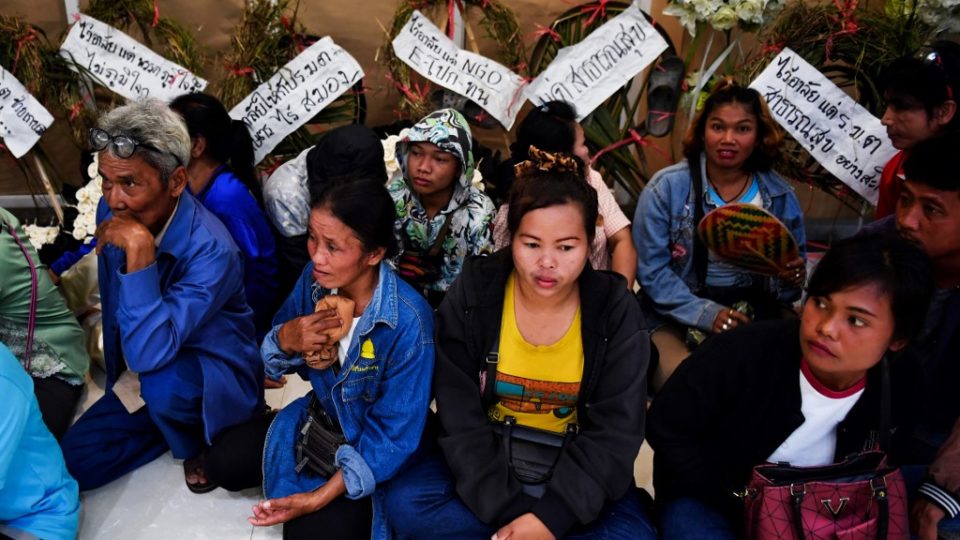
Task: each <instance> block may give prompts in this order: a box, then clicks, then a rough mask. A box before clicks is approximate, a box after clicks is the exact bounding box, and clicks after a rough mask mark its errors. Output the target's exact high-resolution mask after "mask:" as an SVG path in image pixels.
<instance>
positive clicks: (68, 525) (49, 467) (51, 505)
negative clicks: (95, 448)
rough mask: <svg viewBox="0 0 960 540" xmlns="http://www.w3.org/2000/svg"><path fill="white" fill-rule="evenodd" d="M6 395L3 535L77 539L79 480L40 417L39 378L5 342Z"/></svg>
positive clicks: (0, 488) (1, 370)
mask: <svg viewBox="0 0 960 540" xmlns="http://www.w3.org/2000/svg"><path fill="white" fill-rule="evenodd" d="M0 396H3V414H0V538H7V537H11V538H21V537H23V534H24V533H26V534H29V535H33V537H36V538H44V539H45V540H72V539H73V538H76V536H77V524H78V522H79V519H80V496H79V493H78V492H77V483H76V482H75V481H74V480H73V478H70V475H69V474H67V468H66V467H64V465H63V454H61V453H60V448H59V447H58V446H57V441H56V439H54V438H53V435H51V434H50V431H49V430H48V429H47V427H46V426H45V425H44V423H43V419H42V418H41V417H40V407H39V406H38V405H37V399H36V398H35V397H34V395H33V381H32V380H31V379H30V376H29V375H27V372H26V371H24V369H23V367H22V366H21V365H20V361H19V360H17V359H16V357H15V356H13V353H11V352H10V349H7V347H6V346H4V345H3V344H2V343H0Z"/></svg>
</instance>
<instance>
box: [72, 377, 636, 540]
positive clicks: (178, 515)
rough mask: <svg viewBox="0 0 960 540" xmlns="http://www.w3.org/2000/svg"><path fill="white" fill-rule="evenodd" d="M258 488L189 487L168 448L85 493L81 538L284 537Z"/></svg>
mask: <svg viewBox="0 0 960 540" xmlns="http://www.w3.org/2000/svg"><path fill="white" fill-rule="evenodd" d="M93 373H94V374H95V379H96V380H94V381H89V382H88V383H87V391H86V394H85V395H84V399H83V402H82V405H81V411H82V410H85V409H86V408H87V407H89V406H90V404H91V403H93V402H94V401H96V400H97V399H98V398H99V397H100V396H101V395H103V373H102V372H100V371H98V370H96V369H94V370H93ZM309 388H310V387H309V385H308V384H307V383H306V382H304V381H302V380H300V378H299V377H296V376H292V377H289V376H288V377H287V384H286V386H284V387H283V388H280V389H276V390H267V396H266V397H267V404H268V405H270V406H271V407H275V408H279V407H283V406H284V405H286V404H287V403H290V402H291V401H293V400H294V399H297V398H298V397H300V396H302V395H303V394H305V393H306V392H307V391H308V390H309ZM652 459H653V452H652V451H651V450H650V447H649V446H647V445H646V444H644V446H643V448H641V449H640V455H639V456H638V457H637V462H636V466H635V474H636V479H637V483H638V485H640V486H641V487H646V488H647V490H648V491H651V493H652V489H651V487H650V485H651V481H652V479H651V475H650V471H651V464H652ZM260 497H261V493H260V490H259V489H249V490H246V491H242V492H239V493H230V492H228V491H226V490H223V489H217V490H214V491H212V492H210V493H206V494H203V495H195V494H193V493H191V492H190V491H189V490H188V489H187V487H186V485H185V484H184V481H183V468H182V465H181V462H180V461H178V460H174V459H173V457H172V456H171V455H170V453H169V452H168V453H166V454H164V455H163V456H160V458H158V459H157V460H155V461H153V462H152V463H150V464H148V465H146V466H144V467H141V468H140V469H138V470H136V471H134V472H132V473H130V474H128V475H127V476H125V477H123V478H120V479H119V480H116V481H115V482H113V483H111V484H108V485H106V486H104V487H102V488H100V489H95V490H93V491H88V492H85V493H83V494H82V495H81V502H82V504H83V509H82V512H81V517H80V536H79V538H80V540H86V539H94V538H96V539H100V538H124V539H130V540H140V539H142V540H172V539H177V540H191V539H195V540H207V539H217V540H219V539H230V540H233V539H246V538H249V539H250V540H263V539H270V538H281V527H280V526H274V527H254V526H252V525H250V524H249V523H247V516H249V515H250V508H251V507H252V506H253V505H254V504H255V503H256V502H257V501H258V500H259V499H260Z"/></svg>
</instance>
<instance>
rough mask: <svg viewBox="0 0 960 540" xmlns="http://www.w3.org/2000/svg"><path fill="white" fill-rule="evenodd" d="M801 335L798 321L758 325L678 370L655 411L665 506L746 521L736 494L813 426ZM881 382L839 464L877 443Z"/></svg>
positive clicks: (714, 341) (709, 345)
mask: <svg viewBox="0 0 960 540" xmlns="http://www.w3.org/2000/svg"><path fill="white" fill-rule="evenodd" d="M799 330H800V322H799V321H796V320H794V321H770V322H758V323H753V324H750V325H747V326H745V327H742V328H740V329H738V330H735V331H732V332H728V333H722V334H719V335H717V336H715V337H713V338H711V339H709V340H708V341H706V342H705V343H704V344H703V345H702V346H701V347H700V348H699V349H697V351H696V352H695V353H694V354H693V355H691V356H690V357H689V358H687V359H686V360H685V361H684V362H683V363H682V364H681V365H680V367H679V368H677V370H676V372H674V374H673V376H671V377H670V379H669V380H668V381H667V383H666V385H664V388H663V390H662V392H661V393H660V394H658V395H657V398H656V399H655V400H654V402H653V406H652V407H651V408H650V424H649V433H648V440H649V441H650V445H651V446H652V447H653V450H654V458H653V484H654V488H655V489H656V494H657V495H656V496H657V501H658V502H663V501H669V500H671V499H675V498H680V497H694V498H698V499H700V500H702V501H704V502H706V503H708V504H711V505H712V506H714V507H715V508H717V509H718V510H720V511H722V512H724V513H726V514H727V515H728V516H729V517H730V518H736V517H738V515H739V514H740V513H741V512H742V505H740V504H739V501H738V500H737V499H736V498H735V497H734V496H733V492H734V491H741V490H742V489H743V488H744V487H745V486H746V484H747V482H748V481H749V479H750V473H751V471H752V469H753V467H754V466H755V465H758V464H760V463H763V462H765V461H766V459H767V457H769V456H770V454H772V453H773V451H774V450H776V449H777V448H778V447H779V446H780V444H781V443H783V441H784V440H786V438H787V437H788V436H789V435H790V434H791V433H793V431H794V430H796V429H797V428H798V427H800V425H801V424H802V423H803V420H804V418H803V414H802V413H801V412H800V406H801V397H800V384H799V377H800V357H801V352H800V338H799ZM880 377H881V372H880V368H879V364H878V366H875V367H874V368H873V369H871V370H870V371H869V372H868V373H867V385H866V388H865V389H864V392H863V395H862V396H861V397H860V399H859V400H858V401H857V403H856V404H855V405H854V406H853V409H851V410H850V412H849V413H848V414H847V417H846V418H845V419H844V420H843V421H842V422H841V423H840V425H839V426H838V428H837V450H836V454H835V456H836V458H837V459H842V458H844V457H846V456H848V455H850V454H853V453H856V452H858V451H860V450H861V449H863V447H864V443H865V442H867V441H868V440H870V439H871V436H874V437H875V435H876V433H873V434H871V431H876V430H877V429H878V428H879V424H880V395H881V387H880V383H881V378H880ZM894 402H895V400H894Z"/></svg>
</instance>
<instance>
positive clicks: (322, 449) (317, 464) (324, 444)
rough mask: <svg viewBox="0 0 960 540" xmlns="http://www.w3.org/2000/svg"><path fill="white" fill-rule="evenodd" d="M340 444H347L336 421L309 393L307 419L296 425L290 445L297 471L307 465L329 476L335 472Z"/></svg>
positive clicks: (312, 469) (314, 395) (323, 475)
mask: <svg viewBox="0 0 960 540" xmlns="http://www.w3.org/2000/svg"><path fill="white" fill-rule="evenodd" d="M344 444H347V439H346V437H344V436H343V430H342V429H341V428H340V423H339V422H338V421H337V419H336V418H333V417H331V416H330V415H329V414H327V411H326V410H324V408H323V406H322V405H320V401H319V400H318V399H317V395H316V394H311V395H310V403H309V404H308V405H307V420H306V422H304V423H303V426H301V427H300V432H299V433H298V434H297V440H296V444H295V446H294V449H295V450H296V456H297V466H296V471H297V473H300V471H302V470H303V469H304V467H307V468H309V469H310V470H311V471H313V472H315V473H317V474H319V475H320V476H322V477H323V478H330V477H331V476H333V474H334V473H336V472H337V465H336V461H337V449H338V448H340V447H341V446H342V445H344Z"/></svg>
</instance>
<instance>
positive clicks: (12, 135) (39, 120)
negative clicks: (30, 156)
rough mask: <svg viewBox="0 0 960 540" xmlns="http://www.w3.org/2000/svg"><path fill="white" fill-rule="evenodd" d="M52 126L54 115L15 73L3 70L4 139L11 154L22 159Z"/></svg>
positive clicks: (0, 133) (0, 110)
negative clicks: (32, 94) (21, 82)
mask: <svg viewBox="0 0 960 540" xmlns="http://www.w3.org/2000/svg"><path fill="white" fill-rule="evenodd" d="M52 123H53V115H52V114H50V112H49V111H47V109H45V108H44V107H43V105H41V104H40V102H39V101H37V100H36V99H35V98H34V97H33V96H31V95H30V93H29V92H27V89H26V88H24V86H23V85H22V84H20V81H18V80H17V78H16V77H14V76H13V74H12V73H10V72H9V71H7V70H5V69H3V68H2V67H0V137H3V143H4V144H5V145H7V148H9V149H10V152H11V153H12V154H13V155H14V156H15V157H18V158H19V157H22V156H23V155H24V154H26V153H27V152H29V151H30V149H31V148H33V145H34V144H36V143H37V141H38V140H40V136H41V135H43V132H44V131H46V130H47V128H48V127H50V124H52Z"/></svg>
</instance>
